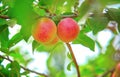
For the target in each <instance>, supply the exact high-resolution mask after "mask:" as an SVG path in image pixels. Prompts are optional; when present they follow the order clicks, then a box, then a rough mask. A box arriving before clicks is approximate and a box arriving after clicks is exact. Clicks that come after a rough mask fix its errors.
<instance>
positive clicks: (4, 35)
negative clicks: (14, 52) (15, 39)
mask: <svg viewBox="0 0 120 77" xmlns="http://www.w3.org/2000/svg"><path fill="white" fill-rule="evenodd" d="M8 35H9V31H8V28H5V29H4V30H3V31H2V32H1V33H0V43H1V48H0V50H1V51H3V52H7V51H8V41H9V38H8Z"/></svg>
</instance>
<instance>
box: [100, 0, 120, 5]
mask: <svg viewBox="0 0 120 77" xmlns="http://www.w3.org/2000/svg"><path fill="white" fill-rule="evenodd" d="M98 1H99V3H101V4H102V5H104V6H105V5H108V4H109V5H110V4H118V3H120V0H98Z"/></svg>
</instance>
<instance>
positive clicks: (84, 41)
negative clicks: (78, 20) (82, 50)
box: [73, 32, 95, 51]
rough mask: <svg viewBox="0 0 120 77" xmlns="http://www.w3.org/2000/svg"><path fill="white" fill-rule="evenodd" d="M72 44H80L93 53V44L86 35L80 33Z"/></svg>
mask: <svg viewBox="0 0 120 77" xmlns="http://www.w3.org/2000/svg"><path fill="white" fill-rule="evenodd" d="M73 43H74V44H82V45H84V46H86V47H88V48H90V49H91V50H93V51H94V47H95V42H94V40H92V39H91V38H90V37H88V36H87V35H86V34H84V33H82V32H80V33H79V35H78V38H77V39H76V40H74V41H73Z"/></svg>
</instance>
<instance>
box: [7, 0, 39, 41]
mask: <svg viewBox="0 0 120 77" xmlns="http://www.w3.org/2000/svg"><path fill="white" fill-rule="evenodd" d="M32 4H33V0H15V4H14V6H13V7H11V8H9V10H8V15H9V16H10V17H11V18H15V19H16V20H17V23H18V24H20V25H21V26H22V27H21V34H22V35H23V39H24V40H26V41H27V40H28V39H29V37H30V36H31V29H32V25H33V23H34V22H35V21H36V18H37V17H38V15H37V14H36V13H35V12H34V10H33V7H32Z"/></svg>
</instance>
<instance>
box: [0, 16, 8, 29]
mask: <svg viewBox="0 0 120 77" xmlns="http://www.w3.org/2000/svg"><path fill="white" fill-rule="evenodd" d="M6 23H7V22H6V20H5V19H1V18H0V27H1V26H2V25H5V24H6ZM0 29H1V28H0Z"/></svg>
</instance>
